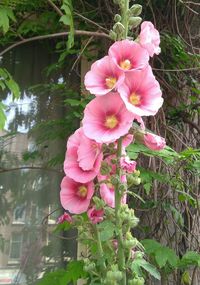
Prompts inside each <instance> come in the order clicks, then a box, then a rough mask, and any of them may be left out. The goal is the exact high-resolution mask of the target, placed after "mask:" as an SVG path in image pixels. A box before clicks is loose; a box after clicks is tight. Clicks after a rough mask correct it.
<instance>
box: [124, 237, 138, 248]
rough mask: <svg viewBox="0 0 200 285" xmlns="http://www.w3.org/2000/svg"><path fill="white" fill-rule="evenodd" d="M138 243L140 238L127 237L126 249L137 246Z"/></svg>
mask: <svg viewBox="0 0 200 285" xmlns="http://www.w3.org/2000/svg"><path fill="white" fill-rule="evenodd" d="M137 245H138V240H137V239H136V238H134V237H132V238H131V239H127V240H125V241H124V244H123V246H124V248H126V249H132V248H135V247H136V246H137Z"/></svg>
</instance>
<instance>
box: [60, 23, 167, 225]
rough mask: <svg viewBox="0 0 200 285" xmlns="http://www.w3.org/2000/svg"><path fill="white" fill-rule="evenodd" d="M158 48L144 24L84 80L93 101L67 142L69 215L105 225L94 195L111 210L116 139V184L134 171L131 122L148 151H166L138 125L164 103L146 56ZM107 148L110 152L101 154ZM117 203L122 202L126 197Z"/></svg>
mask: <svg viewBox="0 0 200 285" xmlns="http://www.w3.org/2000/svg"><path fill="white" fill-rule="evenodd" d="M159 43H160V37H159V33H158V31H157V30H156V29H155V28H154V26H153V24H152V23H150V22H143V24H142V26H141V33H140V35H139V38H138V39H137V41H132V40H128V39H126V40H122V41H117V42H115V43H114V44H113V45H112V46H111V47H110V48H109V51H108V55H106V56H105V57H103V58H102V59H100V60H97V61H96V62H95V63H93V64H92V66H91V69H90V71H89V72H88V73H87V74H86V76H85V87H86V89H87V90H88V91H89V92H90V93H91V94H93V95H95V96H96V97H95V98H94V99H93V100H92V101H91V102H90V103H89V104H88V105H87V106H86V108H85V110H84V117H83V120H82V126H81V127H80V128H79V129H78V130H76V131H75V133H74V134H73V135H71V137H70V138H69V140H68V142H67V150H66V157H65V161H64V172H65V174H66V176H65V177H64V178H63V180H62V183H61V192H60V198H61V204H62V206H63V208H64V209H65V210H68V211H69V212H70V213H72V214H80V213H83V212H86V211H87V215H88V218H89V219H90V220H91V222H92V223H94V224H95V223H98V222H101V221H102V220H103V215H104V211H103V210H102V209H96V208H95V205H94V203H93V202H92V197H93V195H97V196H99V197H101V198H102V200H103V201H104V202H105V204H107V205H108V206H109V207H112V208H114V207H115V187H114V185H113V181H112V177H113V176H114V175H115V174H116V164H115V162H114V161H115V160H116V145H117V141H118V140H119V139H120V138H123V140H122V157H121V159H120V167H121V169H122V175H121V178H120V180H121V181H120V183H121V184H123V183H125V184H126V181H127V177H126V176H127V175H129V174H131V173H134V172H135V171H136V162H135V161H131V160H130V158H129V157H128V156H127V154H126V147H127V146H128V145H129V144H130V143H131V142H133V141H134V137H133V135H131V134H129V130H130V129H131V127H132V125H133V121H134V120H136V121H137V122H138V123H139V124H140V127H141V128H142V129H143V132H144V135H143V143H144V144H145V145H146V146H147V147H149V148H150V149H153V150H160V149H162V148H163V147H164V146H165V141H164V139H162V138H160V137H158V136H155V135H153V134H150V133H147V132H145V127H144V123H143V120H142V116H150V115H155V114H156V113H157V112H158V110H159V108H160V107H161V106H162V104H163V98H162V92H161V90H160V85H159V83H158V81H157V80H156V78H155V76H154V75H153V72H152V68H151V66H150V65H149V57H150V56H151V57H152V56H153V55H154V54H158V53H159V52H160V48H159ZM111 145H112V148H111ZM105 146H107V147H108V148H110V149H112V153H110V154H105V152H104V149H105ZM103 166H104V167H103ZM103 168H104V171H102V169H103ZM105 168H106V171H105ZM95 185H97V186H98V187H96V186H95ZM121 202H122V203H126V193H125V194H124V196H123V197H122V199H121ZM65 220H66V219H65ZM70 222H71V219H70Z"/></svg>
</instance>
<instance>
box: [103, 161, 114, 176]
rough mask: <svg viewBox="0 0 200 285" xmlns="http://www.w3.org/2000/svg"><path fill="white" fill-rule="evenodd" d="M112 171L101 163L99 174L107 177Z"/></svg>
mask: <svg viewBox="0 0 200 285" xmlns="http://www.w3.org/2000/svg"><path fill="white" fill-rule="evenodd" d="M111 170H112V167H111V166H110V165H109V164H108V163H107V162H105V161H102V163H101V169H100V173H101V175H108V174H109V173H110V172H111Z"/></svg>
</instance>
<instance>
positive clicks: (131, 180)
mask: <svg viewBox="0 0 200 285" xmlns="http://www.w3.org/2000/svg"><path fill="white" fill-rule="evenodd" d="M139 176H140V171H139V170H136V171H135V172H134V173H132V174H129V175H127V184H128V187H131V186H132V185H140V183H141V178H140V177H139Z"/></svg>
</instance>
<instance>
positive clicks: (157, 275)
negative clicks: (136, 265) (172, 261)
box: [140, 259, 161, 280]
mask: <svg viewBox="0 0 200 285" xmlns="http://www.w3.org/2000/svg"><path fill="white" fill-rule="evenodd" d="M140 266H141V267H142V268H144V269H145V270H146V271H147V272H148V273H149V274H151V275H152V276H153V277H154V278H156V279H158V280H160V279H161V276H160V273H159V271H158V270H157V269H156V267H155V266H153V265H152V264H150V263H149V262H147V261H146V260H144V259H142V260H141V263H140Z"/></svg>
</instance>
